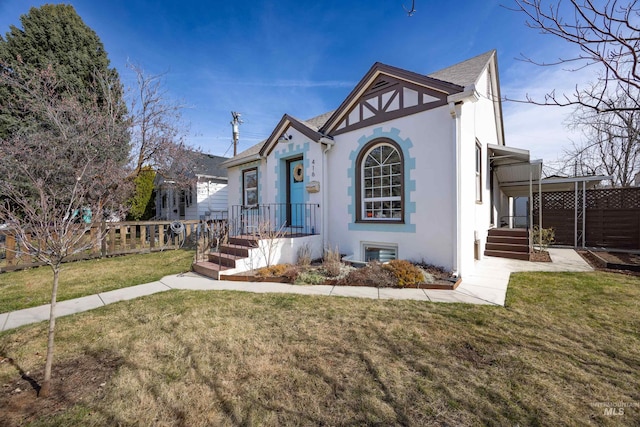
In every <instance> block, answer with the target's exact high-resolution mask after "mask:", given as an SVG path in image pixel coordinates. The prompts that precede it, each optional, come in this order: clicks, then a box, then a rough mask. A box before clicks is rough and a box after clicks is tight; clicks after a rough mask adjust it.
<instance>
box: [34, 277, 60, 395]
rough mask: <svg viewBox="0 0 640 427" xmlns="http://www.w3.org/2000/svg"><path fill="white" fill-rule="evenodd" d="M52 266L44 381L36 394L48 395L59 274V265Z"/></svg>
mask: <svg viewBox="0 0 640 427" xmlns="http://www.w3.org/2000/svg"><path fill="white" fill-rule="evenodd" d="M52 268H53V288H52V289H51V310H49V336H48V340H47V360H46V363H45V365H44V381H42V386H41V387H40V392H39V393H38V396H41V397H48V396H49V394H50V393H51V367H52V365H53V349H54V341H53V338H54V334H55V328H56V316H55V313H56V299H57V296H58V278H59V276H60V265H57V266H55V267H52Z"/></svg>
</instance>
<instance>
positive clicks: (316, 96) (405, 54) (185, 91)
mask: <svg viewBox="0 0 640 427" xmlns="http://www.w3.org/2000/svg"><path fill="white" fill-rule="evenodd" d="M52 2H53V1H51V0H49V1H48V2H47V1H35V0H34V1H24V0H0V33H1V34H3V35H4V33H6V32H7V31H8V30H9V26H10V25H16V26H19V25H20V20H19V17H20V15H22V14H25V13H27V12H28V10H29V8H30V7H31V6H38V5H41V4H44V3H52ZM511 2H512V0H495V1H493V0H485V1H471V0H467V1H461V2H452V1H444V0H429V1H427V0H416V1H415V4H416V10H417V12H416V13H415V14H414V15H413V16H411V17H408V16H407V14H406V12H405V11H404V10H403V5H404V6H405V7H409V6H410V5H411V0H404V2H403V1H402V0H356V1H345V0H342V1H337V0H322V1H318V0H315V1H309V0H299V1H292V0H273V1H261V0H252V1H239V0H236V1H219V0H210V1H193V0H183V1H180V2H178V1H166V0H165V1H145V0H110V1H95V0H74V1H68V2H66V3H68V4H72V5H73V6H74V7H75V9H76V11H77V12H78V14H79V15H80V16H81V17H82V19H83V20H84V22H85V23H86V24H87V25H89V26H90V27H91V28H93V29H94V31H96V33H97V34H98V36H99V37H100V38H101V40H102V42H103V43H104V45H105V48H106V50H107V52H108V54H109V58H110V60H111V64H112V66H115V67H116V68H117V69H118V70H119V71H120V74H121V78H122V80H123V82H124V83H125V84H127V83H129V82H131V81H132V75H131V74H130V72H129V71H128V70H127V69H126V63H127V61H130V62H133V63H136V64H138V65H140V66H141V67H142V68H144V69H145V71H147V72H148V73H151V74H158V73H166V74H165V86H166V89H167V91H168V93H169V95H170V96H171V97H172V98H175V99H178V100H181V101H182V102H184V103H185V104H186V105H187V106H188V108H187V109H185V110H184V112H183V116H184V119H185V121H186V122H187V123H189V136H188V141H189V142H190V143H191V144H193V145H195V146H198V147H200V148H201V149H203V150H204V151H205V152H209V153H212V154H218V155H223V154H225V153H226V154H227V155H229V154H230V153H231V151H227V150H228V148H229V146H230V143H231V126H230V124H229V121H230V120H231V114H230V111H232V110H233V111H239V112H241V113H242V118H243V120H244V124H243V125H242V126H241V127H240V146H239V150H240V151H241V150H243V149H246V148H248V147H249V146H251V145H253V144H255V143H257V142H259V141H260V140H262V139H264V138H266V137H267V136H268V135H269V134H270V133H271V131H272V129H273V127H274V126H275V125H276V124H277V123H278V121H279V120H280V118H281V117H282V115H283V114H284V113H288V114H291V115H293V116H295V117H298V118H301V119H307V118H310V117H313V116H316V115H318V114H321V113H324V112H326V111H330V110H333V109H335V108H337V107H338V105H339V104H340V102H341V101H342V100H343V99H344V98H345V97H346V96H347V95H348V93H349V92H350V91H351V89H352V88H353V87H354V85H355V84H356V83H357V82H358V81H359V80H360V79H361V78H362V77H363V76H364V74H365V73H366V72H367V71H368V70H369V68H370V67H371V65H372V64H373V63H375V62H376V61H379V62H383V63H386V64H389V65H393V66H397V67H401V68H405V69H408V70H411V71H415V72H418V73H424V74H428V73H430V72H433V71H436V70H438V69H440V68H443V67H446V66H449V65H452V64H454V63H457V62H460V61H462V60H465V59H467V58H470V57H473V56H475V55H478V54H480V53H483V52H486V51H488V50H490V49H497V51H498V63H499V69H500V70H499V71H500V80H501V86H502V95H503V96H508V97H512V98H520V99H522V98H523V97H524V94H525V93H529V94H533V95H538V96H541V95H542V94H543V93H544V92H546V91H548V90H552V89H557V90H558V91H569V92H570V91H571V90H572V89H573V87H574V86H575V85H576V83H580V82H584V81H585V80H586V79H589V75H588V72H587V73H584V72H583V73H581V74H576V73H569V72H566V71H563V70H561V69H551V68H540V67H536V66H534V65H531V64H527V63H524V62H522V61H518V60H516V59H515V58H517V57H520V55H521V54H525V55H528V56H531V57H534V58H536V59H555V58H557V57H559V56H562V55H565V54H566V53H567V49H568V48H569V47H568V46H566V45H564V44H562V43H561V42H559V41H557V40H555V39H553V38H551V37H550V36H545V35H542V34H539V33H537V32H536V31H534V30H531V29H528V28H526V27H525V25H524V20H525V17H524V16H523V15H521V14H518V13H516V12H513V11H510V10H508V9H506V8H505V7H503V6H502V5H506V6H508V5H511ZM503 109H504V115H505V133H506V143H507V145H511V146H516V147H521V148H527V149H529V150H531V152H532V157H533V158H544V160H545V163H548V162H551V161H553V160H555V159H556V158H557V157H558V156H559V155H561V154H562V149H563V147H565V146H569V145H570V144H571V143H570V140H571V139H577V138H578V137H579V135H576V134H571V133H570V132H568V131H566V129H565V128H564V126H563V121H564V120H565V117H566V116H567V114H568V113H569V112H570V110H567V109H558V108H549V107H536V106H533V105H527V104H519V103H512V102H506V103H504V104H503Z"/></svg>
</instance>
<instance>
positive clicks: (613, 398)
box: [0, 273, 640, 426]
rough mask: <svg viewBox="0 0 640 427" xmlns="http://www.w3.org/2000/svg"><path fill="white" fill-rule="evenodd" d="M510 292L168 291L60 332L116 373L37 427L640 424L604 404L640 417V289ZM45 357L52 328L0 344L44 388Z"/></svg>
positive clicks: (531, 287)
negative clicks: (453, 300) (423, 297)
mask: <svg viewBox="0 0 640 427" xmlns="http://www.w3.org/2000/svg"><path fill="white" fill-rule="evenodd" d="M509 289H510V290H509V294H508V297H507V307H506V308H500V307H489V306H472V305H464V304H433V303H425V302H417V301H384V300H366V299H350V298H335V297H312V296H297V295H275V294H267V295H259V294H247V293H233V292H178V291H170V292H167V293H162V294H156V295H153V296H149V297H146V298H144V299H140V300H136V301H130V302H123V303H119V304H115V305H112V306H107V307H103V308H100V309H98V310H95V311H92V312H87V313H83V314H79V315H75V316H72V317H67V318H62V319H60V320H59V323H58V327H59V329H58V333H57V343H58V344H57V348H58V359H57V361H58V363H59V364H61V365H64V366H68V365H70V364H71V365H72V364H73V363H74V362H75V361H78V360H83V359H85V358H86V357H87V355H100V354H104V355H109V357H108V360H111V361H113V360H117V361H118V363H117V367H115V368H114V371H113V374H112V376H111V378H110V379H109V380H108V381H107V384H106V386H104V387H103V388H100V387H99V386H97V385H94V384H89V386H88V387H87V392H86V394H85V397H84V399H82V400H81V401H78V402H75V403H74V404H73V406H70V407H69V408H66V410H65V411H63V412H62V413H59V414H56V415H52V416H51V417H45V418H42V419H40V420H38V421H37V422H36V425H158V426H163V425H167V426H169V425H185V426H186V425H188V426H204V425H222V426H224V425H369V424H374V425H415V426H423V425H434V424H437V425H576V424H578V425H580V424H590V423H591V424H600V425H619V424H621V423H622V424H627V425H638V424H639V423H640V409H639V408H626V409H625V411H624V415H622V416H605V415H604V409H603V408H600V407H597V406H596V405H597V404H598V403H600V402H626V403H632V404H633V403H640V391H639V390H638V387H637V384H638V383H640V374H639V372H640V336H639V330H640V316H638V313H639V308H640V307H639V306H638V305H639V301H640V278H637V277H629V276H622V275H613V274H605V273H587V274H568V273H567V274H551V273H531V274H518V275H514V276H513V279H512V282H511V285H510V288H509ZM44 348H45V326H44V325H43V324H41V325H34V326H28V327H24V328H21V329H19V330H16V331H13V332H8V333H4V334H1V335H0V354H1V355H2V356H5V357H11V358H12V359H13V360H14V361H15V363H16V364H19V365H20V366H21V368H22V369H24V370H25V371H29V370H30V371H32V375H34V376H36V377H37V375H39V374H37V370H38V369H39V368H40V366H41V365H42V364H43V361H42V357H41V356H40V355H42V354H44ZM94 359H99V358H96V357H93V358H92V360H94ZM54 375H55V374H54ZM16 377H17V373H16V370H15V368H14V367H12V366H10V365H9V364H7V363H5V364H0V383H2V384H5V383H7V382H10V381H15V379H16ZM86 377H87V383H90V378H91V376H90V374H87V375H86ZM0 404H1V402H0ZM4 414H5V415H4V416H5V417H7V419H5V420H4V423H5V424H10V423H11V421H10V420H8V412H4ZM39 416H42V413H40V415H39ZM1 417H3V415H2V413H0V418H1ZM0 424H2V420H1V419H0Z"/></svg>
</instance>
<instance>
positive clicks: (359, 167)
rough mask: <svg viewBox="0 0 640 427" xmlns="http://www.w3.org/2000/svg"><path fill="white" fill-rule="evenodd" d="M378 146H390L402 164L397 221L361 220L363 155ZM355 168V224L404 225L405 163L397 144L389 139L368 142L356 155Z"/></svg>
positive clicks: (400, 148)
mask: <svg viewBox="0 0 640 427" xmlns="http://www.w3.org/2000/svg"><path fill="white" fill-rule="evenodd" d="M380 144H388V145H391V146H392V147H393V148H395V149H396V151H397V152H398V154H399V155H400V161H401V164H402V167H401V168H400V182H401V183H402V192H401V194H402V196H401V198H400V219H397V220H396V219H386V220H376V219H363V217H362V161H363V160H364V156H365V154H367V153H368V152H369V151H370V150H371V149H372V148H373V147H375V146H376V145H380ZM355 168H356V182H355V186H356V192H355V198H356V200H355V204H356V221H355V222H356V223H362V224H404V223H405V221H404V206H405V199H406V188H405V182H404V168H405V161H404V153H403V152H402V147H400V145H398V143H397V142H395V141H394V140H392V139H389V138H378V139H374V140H373V141H369V142H368V143H367V144H365V146H364V147H362V149H361V150H360V152H359V153H358V157H357V158H356V164H355Z"/></svg>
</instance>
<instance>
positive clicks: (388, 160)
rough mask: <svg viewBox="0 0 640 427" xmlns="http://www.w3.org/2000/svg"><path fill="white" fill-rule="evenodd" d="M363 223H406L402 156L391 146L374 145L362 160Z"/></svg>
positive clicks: (384, 144) (387, 144)
mask: <svg viewBox="0 0 640 427" xmlns="http://www.w3.org/2000/svg"><path fill="white" fill-rule="evenodd" d="M360 168H361V191H360V194H361V197H362V209H361V216H362V218H361V219H362V220H377V221H401V220H402V194H403V191H402V190H403V188H402V186H403V182H402V156H401V155H400V153H399V152H398V150H397V149H396V147H394V146H393V145H391V144H389V143H380V144H377V145H374V146H373V147H372V148H370V149H369V151H368V152H367V153H366V154H365V155H364V156H363V157H362V161H361V164H360Z"/></svg>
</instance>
